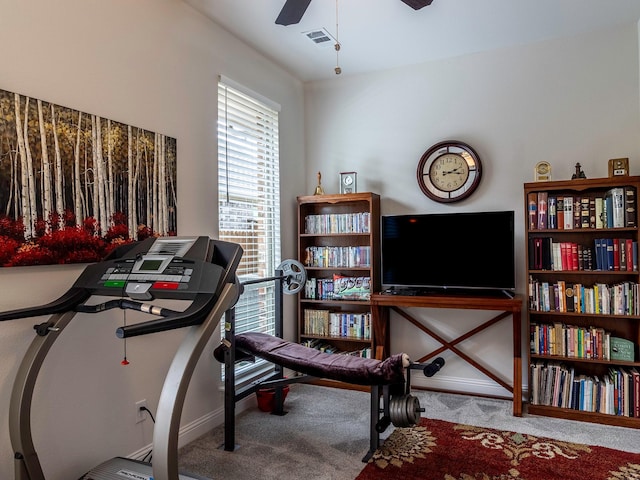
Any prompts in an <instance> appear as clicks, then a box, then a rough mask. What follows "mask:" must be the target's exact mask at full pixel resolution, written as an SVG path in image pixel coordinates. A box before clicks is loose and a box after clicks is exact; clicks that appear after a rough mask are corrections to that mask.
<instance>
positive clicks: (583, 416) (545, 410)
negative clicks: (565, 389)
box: [526, 404, 638, 428]
mask: <svg viewBox="0 0 640 480" xmlns="http://www.w3.org/2000/svg"><path fill="white" fill-rule="evenodd" d="M526 412H527V413H528V414H529V415H542V416H545V417H555V418H563V419H565V420H579V421H581V422H591V423H601V424H604V425H614V426H619V427H631V428H638V419H637V418H635V417H625V416H622V415H609V414H605V413H596V412H587V411H583V410H574V409H572V408H561V407H551V406H548V405H532V404H528V405H527V407H526Z"/></svg>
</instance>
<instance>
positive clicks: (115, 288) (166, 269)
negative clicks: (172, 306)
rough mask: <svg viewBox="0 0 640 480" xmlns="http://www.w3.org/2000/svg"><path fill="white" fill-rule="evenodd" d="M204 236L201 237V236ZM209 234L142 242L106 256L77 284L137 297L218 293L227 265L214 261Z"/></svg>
mask: <svg viewBox="0 0 640 480" xmlns="http://www.w3.org/2000/svg"><path fill="white" fill-rule="evenodd" d="M201 239H202V240H201ZM202 241H206V242H207V245H206V246H207V247H208V238H206V237H194V238H183V237H165V238H153V239H147V240H145V241H143V242H140V244H139V245H137V246H136V247H134V248H133V249H132V250H130V251H128V252H127V253H126V254H125V255H124V256H123V257H120V258H115V259H111V260H104V261H102V262H100V263H97V264H95V265H91V266H89V267H88V268H87V270H85V272H83V274H82V275H81V276H80V278H79V279H78V280H77V282H76V284H75V286H77V287H81V288H88V289H91V290H92V294H95V295H107V296H123V295H126V296H128V297H129V298H132V299H134V300H151V299H153V298H177V299H191V298H193V296H194V295H196V294H198V293H215V292H216V291H217V288H218V287H219V280H220V279H221V276H222V275H223V273H224V268H223V267H221V266H220V265H216V264H214V263H211V261H210V257H211V255H212V252H210V250H209V248H205V245H199V243H200V242H202Z"/></svg>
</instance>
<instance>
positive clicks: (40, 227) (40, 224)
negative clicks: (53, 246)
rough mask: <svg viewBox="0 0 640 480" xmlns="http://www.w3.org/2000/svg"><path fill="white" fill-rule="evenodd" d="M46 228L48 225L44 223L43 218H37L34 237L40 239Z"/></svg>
mask: <svg viewBox="0 0 640 480" xmlns="http://www.w3.org/2000/svg"><path fill="white" fill-rule="evenodd" d="M47 226H48V224H47V222H45V221H44V219H43V218H39V219H38V220H36V229H35V236H36V237H41V236H42V235H44V234H45V233H47Z"/></svg>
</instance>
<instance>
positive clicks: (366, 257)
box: [298, 192, 389, 386]
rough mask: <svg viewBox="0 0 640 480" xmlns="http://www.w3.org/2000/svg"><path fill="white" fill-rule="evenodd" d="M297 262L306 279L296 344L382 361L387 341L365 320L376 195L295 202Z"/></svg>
mask: <svg viewBox="0 0 640 480" xmlns="http://www.w3.org/2000/svg"><path fill="white" fill-rule="evenodd" d="M298 259H299V261H300V262H301V263H302V264H303V265H305V268H306V270H307V277H308V280H307V285H306V286H305V289H304V290H303V291H302V292H300V295H299V300H298V341H299V342H300V343H302V344H305V345H308V346H312V347H315V348H319V349H323V350H324V351H328V352H334V353H343V354H344V353H350V354H354V355H361V356H366V357H370V358H380V359H382V358H384V357H386V356H387V355H388V350H389V340H388V338H378V337H379V335H378V336H376V330H377V329H376V327H375V326H374V325H373V323H372V319H371V294H372V293H373V292H376V291H379V290H380V196H379V195H377V194H375V193H370V192H365V193H350V194H336V195H310V196H301V197H298ZM323 383H332V384H333V383H334V382H323ZM340 386H343V385H340Z"/></svg>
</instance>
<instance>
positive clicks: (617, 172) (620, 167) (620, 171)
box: [609, 158, 629, 177]
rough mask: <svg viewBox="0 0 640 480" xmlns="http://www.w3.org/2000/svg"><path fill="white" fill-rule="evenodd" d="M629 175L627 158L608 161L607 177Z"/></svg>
mask: <svg viewBox="0 0 640 480" xmlns="http://www.w3.org/2000/svg"><path fill="white" fill-rule="evenodd" d="M627 175H629V159H628V158H612V159H611V160H609V176H610V177H618V176H622V177H624V176H627Z"/></svg>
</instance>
